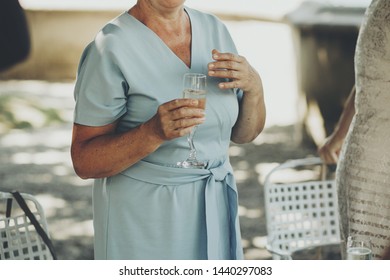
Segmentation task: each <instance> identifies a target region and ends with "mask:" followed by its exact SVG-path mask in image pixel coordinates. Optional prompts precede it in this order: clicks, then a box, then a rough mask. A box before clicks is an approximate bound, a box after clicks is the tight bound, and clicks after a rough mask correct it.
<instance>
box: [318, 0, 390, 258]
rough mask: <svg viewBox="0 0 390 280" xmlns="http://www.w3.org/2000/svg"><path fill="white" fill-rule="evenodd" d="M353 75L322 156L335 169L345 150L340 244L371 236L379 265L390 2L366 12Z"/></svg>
mask: <svg viewBox="0 0 390 280" xmlns="http://www.w3.org/2000/svg"><path fill="white" fill-rule="evenodd" d="M355 73H356V87H354V89H353V90H352V92H351V94H350V97H349V99H348V100H347V104H346V107H345V109H344V112H343V114H342V116H341V118H340V121H339V124H338V126H337V128H336V130H335V131H334V132H333V133H332V135H331V136H330V137H329V138H328V139H327V141H326V143H325V144H324V145H323V146H322V147H321V148H320V150H319V153H320V155H321V157H322V158H323V159H324V160H325V161H326V162H328V163H335V162H336V161H337V160H338V153H339V151H340V148H341V154H340V159H339V164H338V167H337V172H336V183H337V185H338V189H339V205H340V215H341V231H342V239H343V240H346V238H347V236H348V235H364V236H369V237H370V238H371V242H372V248H373V257H374V258H377V259H380V258H382V257H383V255H384V251H385V249H386V248H387V246H388V245H389V243H390V149H389V147H390V126H389V123H390V109H389V102H390V2H389V1H388V0H373V1H372V2H371V4H370V6H369V8H368V9H367V11H366V15H365V20H364V22H363V24H362V26H361V29H360V34H359V37H358V42H357V46H356V54H355ZM344 138H345V141H344ZM344 250H345V248H344V249H343V252H344Z"/></svg>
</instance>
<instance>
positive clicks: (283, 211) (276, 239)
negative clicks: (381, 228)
mask: <svg viewBox="0 0 390 280" xmlns="http://www.w3.org/2000/svg"><path fill="white" fill-rule="evenodd" d="M318 164H322V161H321V160H320V159H319V158H309V159H300V160H291V161H287V162H286V163H284V164H281V165H279V166H278V167H276V168H274V169H273V170H272V171H271V172H270V173H269V174H268V175H267V177H266V179H265V183H264V188H265V190H264V191H265V193H264V196H265V210H266V222H267V232H268V237H267V249H268V250H269V251H270V252H271V253H273V256H274V259H292V254H293V253H294V252H296V251H300V250H303V249H308V248H312V247H317V246H323V245H332V244H339V243H340V229H339V218H338V203H337V191H336V186H335V182H334V181H333V180H320V181H308V182H298V183H296V182H295V183H287V184H285V183H283V184H282V183H272V182H270V177H271V175H274V173H276V172H277V171H280V170H283V169H287V168H297V167H302V166H308V165H318Z"/></svg>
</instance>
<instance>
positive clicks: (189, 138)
mask: <svg viewBox="0 0 390 280" xmlns="http://www.w3.org/2000/svg"><path fill="white" fill-rule="evenodd" d="M196 128H197V126H195V127H194V128H192V130H191V132H190V133H189V134H188V136H187V141H188V145H189V146H190V154H189V156H188V159H187V161H196V149H195V145H194V134H195V130H196Z"/></svg>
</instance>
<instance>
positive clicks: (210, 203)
mask: <svg viewBox="0 0 390 280" xmlns="http://www.w3.org/2000/svg"><path fill="white" fill-rule="evenodd" d="M122 174H123V175H125V176H128V177H131V178H133V179H136V180H139V181H143V182H148V183H152V184H157V185H182V184H188V183H191V182H195V181H198V180H203V179H207V183H206V187H205V204H206V206H205V207H206V209H205V212H206V227H207V255H208V259H220V257H219V256H220V254H219V250H218V247H217V242H216V240H218V238H219V234H218V231H219V227H218V209H217V208H216V205H217V203H216V199H217V192H216V188H215V187H214V185H215V183H216V182H222V183H223V184H224V185H225V187H226V188H225V189H226V192H227V197H228V203H229V239H230V240H229V242H230V258H231V259H233V260H236V259H243V253H242V248H241V240H240V239H241V235H240V227H239V221H238V195H237V186H236V183H235V180H234V177H233V174H232V169H231V166H230V164H229V162H228V160H226V159H223V160H217V161H214V162H211V161H210V162H209V164H208V167H207V168H206V169H187V168H177V167H169V166H163V165H158V164H153V163H150V162H146V161H139V162H138V163H136V164H134V165H133V166H131V167H130V168H128V169H126V170H125V171H123V172H122ZM150 174H153V176H150Z"/></svg>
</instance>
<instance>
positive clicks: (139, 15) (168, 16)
mask: <svg viewBox="0 0 390 280" xmlns="http://www.w3.org/2000/svg"><path fill="white" fill-rule="evenodd" d="M129 14H131V15H132V16H134V17H135V18H136V19H138V20H139V21H140V22H142V23H143V24H145V25H146V26H147V27H149V28H151V29H152V30H154V31H156V30H159V29H161V28H164V29H166V30H170V31H172V30H174V29H180V28H181V27H183V26H185V25H186V24H185V23H186V21H187V15H186V13H185V11H184V7H183V6H182V5H179V6H176V7H163V6H154V5H152V4H151V3H150V2H148V1H138V2H137V4H135V5H134V6H133V7H132V8H131V9H130V10H129Z"/></svg>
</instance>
